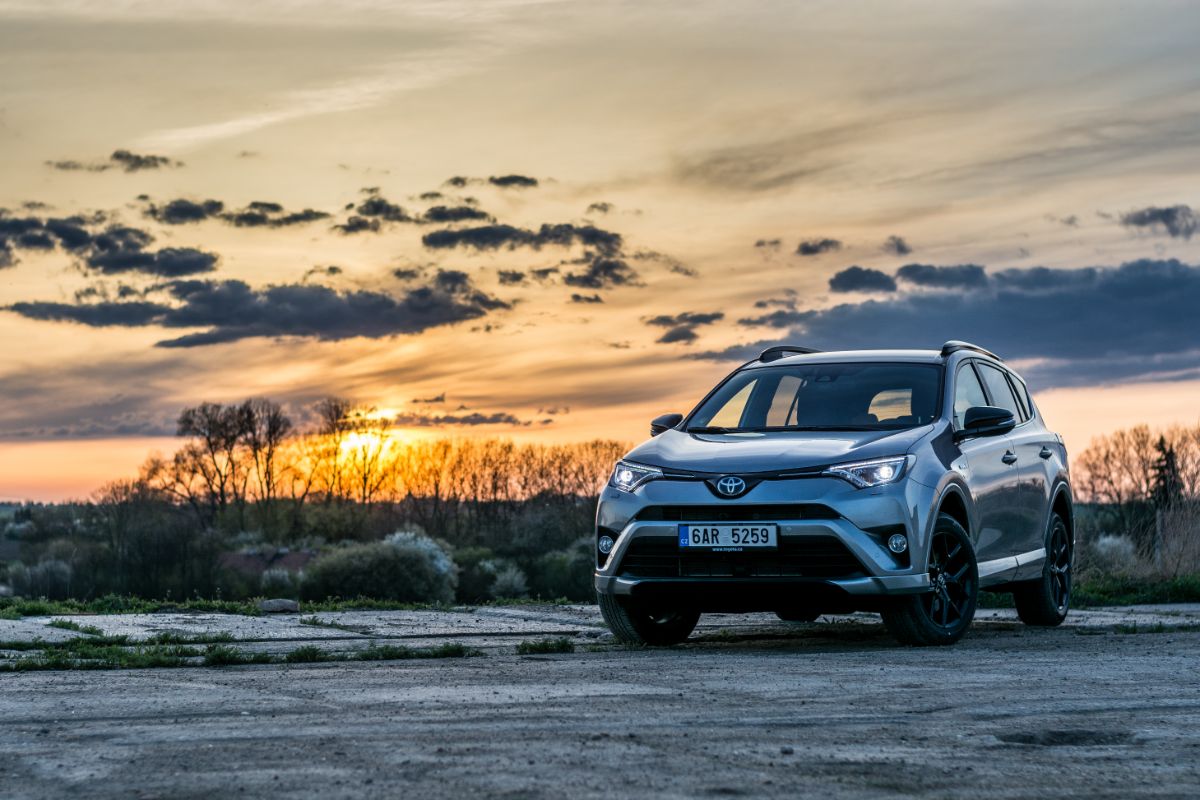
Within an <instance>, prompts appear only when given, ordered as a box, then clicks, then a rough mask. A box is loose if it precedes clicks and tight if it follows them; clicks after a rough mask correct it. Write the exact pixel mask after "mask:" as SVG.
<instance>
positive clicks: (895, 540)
mask: <svg viewBox="0 0 1200 800" xmlns="http://www.w3.org/2000/svg"><path fill="white" fill-rule="evenodd" d="M907 549H908V537H907V536H905V535H904V534H903V533H893V534H892V535H891V536H889V537H888V550H891V551H892V552H893V553H896V554H899V553H903V552H904V551H905V550H907Z"/></svg>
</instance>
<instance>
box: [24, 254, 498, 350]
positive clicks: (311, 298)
mask: <svg viewBox="0 0 1200 800" xmlns="http://www.w3.org/2000/svg"><path fill="white" fill-rule="evenodd" d="M464 277H465V276H463V275H462V273H452V272H439V273H438V275H437V276H436V277H435V279H434V280H433V282H432V283H431V284H430V285H428V286H422V287H418V288H415V289H412V290H410V291H409V292H407V293H406V294H404V295H402V296H399V297H396V296H393V295H391V294H387V293H384V292H374V291H344V292H339V291H335V290H334V289H331V288H329V287H326V286H318V285H311V284H283V285H274V286H267V287H266V288H263V289H253V288H251V287H250V286H249V285H247V284H246V283H244V282H242V281H236V280H230V281H202V280H176V281H172V282H170V283H167V284H164V286H163V288H164V289H165V290H166V291H167V292H168V294H169V296H170V300H171V301H172V302H162V303H151V302H145V301H135V302H112V301H107V302H99V303H76V304H69V303H14V304H12V305H9V306H7V307H6V308H5V310H7V311H11V312H14V313H16V314H20V315H21V316H24V317H27V318H30V319H38V320H55V321H66V322H77V323H80V324H84V325H90V326H93V327H107V326H123V327H141V326H151V325H153V326H160V327H164V328H204V329H206V330H203V331H201V332H199V333H191V334H187V335H184V336H181V337H179V338H176V339H167V340H164V341H160V342H159V343H158V346H159V347H195V346H200V345H208V344H217V343H221V342H233V341H238V340H241V339H248V338H255V337H282V336H296V337H304V338H312V339H319V340H324V341H333V340H340V339H348V338H353V337H357V336H364V337H368V338H375V339H377V338H383V337H386V336H392V335H395V334H403V333H418V332H420V331H423V330H425V329H427V328H432V327H436V326H440V325H448V324H451V323H455V322H462V321H464V320H470V319H476V318H478V317H482V316H484V315H486V314H487V313H489V312H491V311H493V310H496V309H500V308H508V307H509V306H508V304H507V303H505V302H504V301H502V300H499V299H497V298H495V297H491V296H489V295H487V294H485V293H483V292H481V291H478V290H476V289H475V288H474V287H473V286H471V284H470V281H469V280H465V279H464Z"/></svg>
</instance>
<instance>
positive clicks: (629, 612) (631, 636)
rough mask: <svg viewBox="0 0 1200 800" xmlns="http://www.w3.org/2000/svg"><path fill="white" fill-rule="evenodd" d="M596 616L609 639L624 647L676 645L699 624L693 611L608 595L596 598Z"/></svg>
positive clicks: (698, 616) (697, 613)
mask: <svg viewBox="0 0 1200 800" xmlns="http://www.w3.org/2000/svg"><path fill="white" fill-rule="evenodd" d="M597 600H598V601H599V603H600V614H601V615H602V616H603V617H604V621H605V622H606V623H608V627H609V629H610V630H611V631H612V632H613V636H615V637H617V639H618V640H619V641H622V642H625V643H627V644H648V645H659V646H663V645H671V644H679V643H680V642H682V641H684V640H685V639H687V638H688V636H690V635H691V633H692V631H693V630H695V628H696V623H697V622H699V621H700V612H699V611H696V610H694V609H686V608H671V607H666V606H652V605H649V604H646V603H641V602H638V601H636V600H631V599H627V598H619V597H614V596H613V595H611V594H598V595H597Z"/></svg>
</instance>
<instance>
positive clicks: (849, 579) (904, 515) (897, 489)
mask: <svg viewBox="0 0 1200 800" xmlns="http://www.w3.org/2000/svg"><path fill="white" fill-rule="evenodd" d="M930 495H931V491H930V490H929V489H927V488H926V487H924V486H922V485H921V484H917V483H915V482H913V481H903V482H901V483H899V484H896V485H892V486H886V487H880V488H877V489H867V490H860V489H855V488H854V487H851V486H850V485H849V484H847V483H845V482H844V481H841V480H839V479H836V478H802V479H790V480H777V481H764V482H763V483H761V484H759V485H758V486H756V487H755V488H754V489H752V490H751V491H749V492H747V493H746V494H745V495H743V496H742V497H740V498H738V499H736V500H721V499H718V498H716V497H715V496H714V495H713V494H712V493H711V492H710V491H709V490H708V488H707V486H706V485H705V484H703V483H701V482H697V481H675V480H669V479H664V480H656V481H652V482H650V483H648V484H645V485H644V486H642V487H640V488H639V489H638V490H637V491H636V492H634V493H625V492H620V491H618V490H616V489H613V488H611V487H609V488H606V489H605V490H604V492H603V493H602V495H601V499H600V505H599V508H598V509H597V525H598V528H597V535H598V536H599V535H602V534H603V532H608V534H607V535H610V536H614V538H615V540H616V541H615V544H614V546H613V548H612V551H611V552H610V553H609V554H608V556H607V557H606V558H605V557H602V556H601V557H600V559H601V561H600V562H599V563H598V565H597V569H596V573H595V587H596V591H597V592H599V593H601V594H610V595H618V596H625V597H637V598H647V599H650V598H654V599H663V600H672V599H675V600H680V601H686V602H689V603H694V604H696V605H698V606H701V607H704V608H709V609H711V610H718V609H730V610H732V609H735V608H744V609H746V610H753V609H764V610H766V609H772V608H775V609H778V608H783V607H786V606H788V605H790V604H804V603H810V604H811V603H826V604H830V605H836V606H845V607H855V606H858V607H863V608H869V607H871V606H872V605H873V603H872V601H873V600H878V598H883V597H888V596H893V595H904V594H917V593H921V592H925V591H928V589H929V576H928V574H927V572H926V571H925V568H924V565H925V563H926V559H925V553H926V538H927V536H926V527H927V519H926V517H927V516H928V513H927V512H926V511H925V509H927V508H928V507H929V506H930V505H932V498H931V496H930ZM790 506H794V507H795V508H796V509H798V510H800V511H801V512H806V511H807V510H811V509H821V510H822V512H821V513H820V514H819V515H817V516H819V517H821V518H805V516H806V515H807V514H806V513H800V514H798V516H797V518H785V517H786V514H785V515H782V516H781V515H779V514H776V515H775V516H773V517H772V518H770V521H771V522H772V523H774V524H776V525H778V526H779V542H780V552H783V551H784V550H785V549H789V550H790V551H792V552H803V551H804V548H805V547H807V546H809V545H810V544H812V545H813V546H818V545H817V544H816V543H818V542H833V543H837V544H838V545H839V546H840V547H842V548H844V551H843V552H846V554H847V556H853V560H854V561H855V562H857V564H856V566H855V568H854V569H847V570H846V571H845V573H846V574H830V573H829V571H828V570H820V569H814V570H812V571H811V572H810V571H809V570H806V569H805V568H804V564H803V561H802V560H801V561H799V563H798V562H797V557H795V556H793V557H792V558H791V561H790V562H789V563H790V565H791V566H790V567H789V568H788V569H780V570H774V571H772V570H771V569H770V567H769V562H770V554H758V553H755V554H753V556H752V558H754V559H757V562H758V563H763V562H766V563H767V568H766V569H754V570H747V569H738V568H737V567H738V564H737V559H738V557H739V556H741V555H743V554H725V555H724V556H723V557H722V558H723V560H724V564H723V567H724V569H723V570H708V571H707V572H708V574H705V575H696V574H694V571H689V570H688V569H686V568H685V567H684V566H681V567H680V568H679V573H680V574H678V575H668V574H662V571H661V570H660V571H659V573H658V574H655V575H652V576H649V575H645V574H638V571H637V570H636V569H629V568H627V566H626V557H627V556H628V555H629V554H631V552H636V547H637V544H636V543H638V542H639V541H646V542H647V543H649V542H658V543H662V542H665V540H666V539H668V538H671V539H675V538H676V537H677V531H678V525H679V520H677V519H672V518H656V517H660V516H663V515H662V514H661V510H662V509H664V508H666V509H671V510H673V511H674V512H676V513H677V512H679V511H680V510H683V513H687V514H688V518H687V521H688V522H697V521H700V520H697V519H695V514H693V513H689V512H691V511H692V510H695V511H696V513H700V514H704V513H708V512H707V510H708V509H714V510H718V511H719V512H720V513H721V514H723V515H725V516H723V517H722V519H725V520H728V519H730V518H731V517H732V518H734V519H737V517H738V515H739V514H741V513H743V511H744V512H745V514H746V517H745V518H744V521H750V520H751V519H762V517H757V518H756V517H753V516H752V515H753V514H754V513H755V512H756V511H761V510H762V509H765V508H768V507H771V508H773V509H776V510H778V509H781V508H786V507H790ZM648 512H658V513H648ZM666 516H668V517H669V515H666ZM807 516H809V517H811V516H812V515H807ZM646 517H650V518H646ZM709 521H712V522H717V521H720V520H717V519H713V520H709ZM739 521H742V520H739ZM763 521H766V520H763ZM898 531H901V532H904V533H905V535H906V536H907V537H908V540H909V551H908V552H907V553H905V554H904V555H903V556H897V555H896V554H894V553H892V552H891V551H889V550H888V549H887V545H886V542H887V537H888V535H890V534H891V533H893V532H898ZM681 559H682V556H681ZM636 560H637V559H636V557H635V558H631V559H630V563H634V562H636ZM667 561H668V563H669V558H668V560H667ZM680 563H681V565H682V564H683V561H682V560H681V562H680ZM731 565H732V568H730V566H731ZM701 571H704V570H703V568H701ZM772 573H774V574H772Z"/></svg>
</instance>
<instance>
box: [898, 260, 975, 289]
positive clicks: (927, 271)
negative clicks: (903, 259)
mask: <svg viewBox="0 0 1200 800" xmlns="http://www.w3.org/2000/svg"><path fill="white" fill-rule="evenodd" d="M896 277H897V278H899V279H900V280H902V281H905V282H906V283H911V284H914V285H916V286H924V287H928V288H932V289H978V288H981V287H983V286H986V285H987V282H988V276H987V272H985V271H984V269H983V267H981V266H979V265H978V264H956V265H954V266H949V267H935V266H933V265H931V264H905V265H904V266H903V267H901V268H900V269H898V270H897V271H896Z"/></svg>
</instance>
